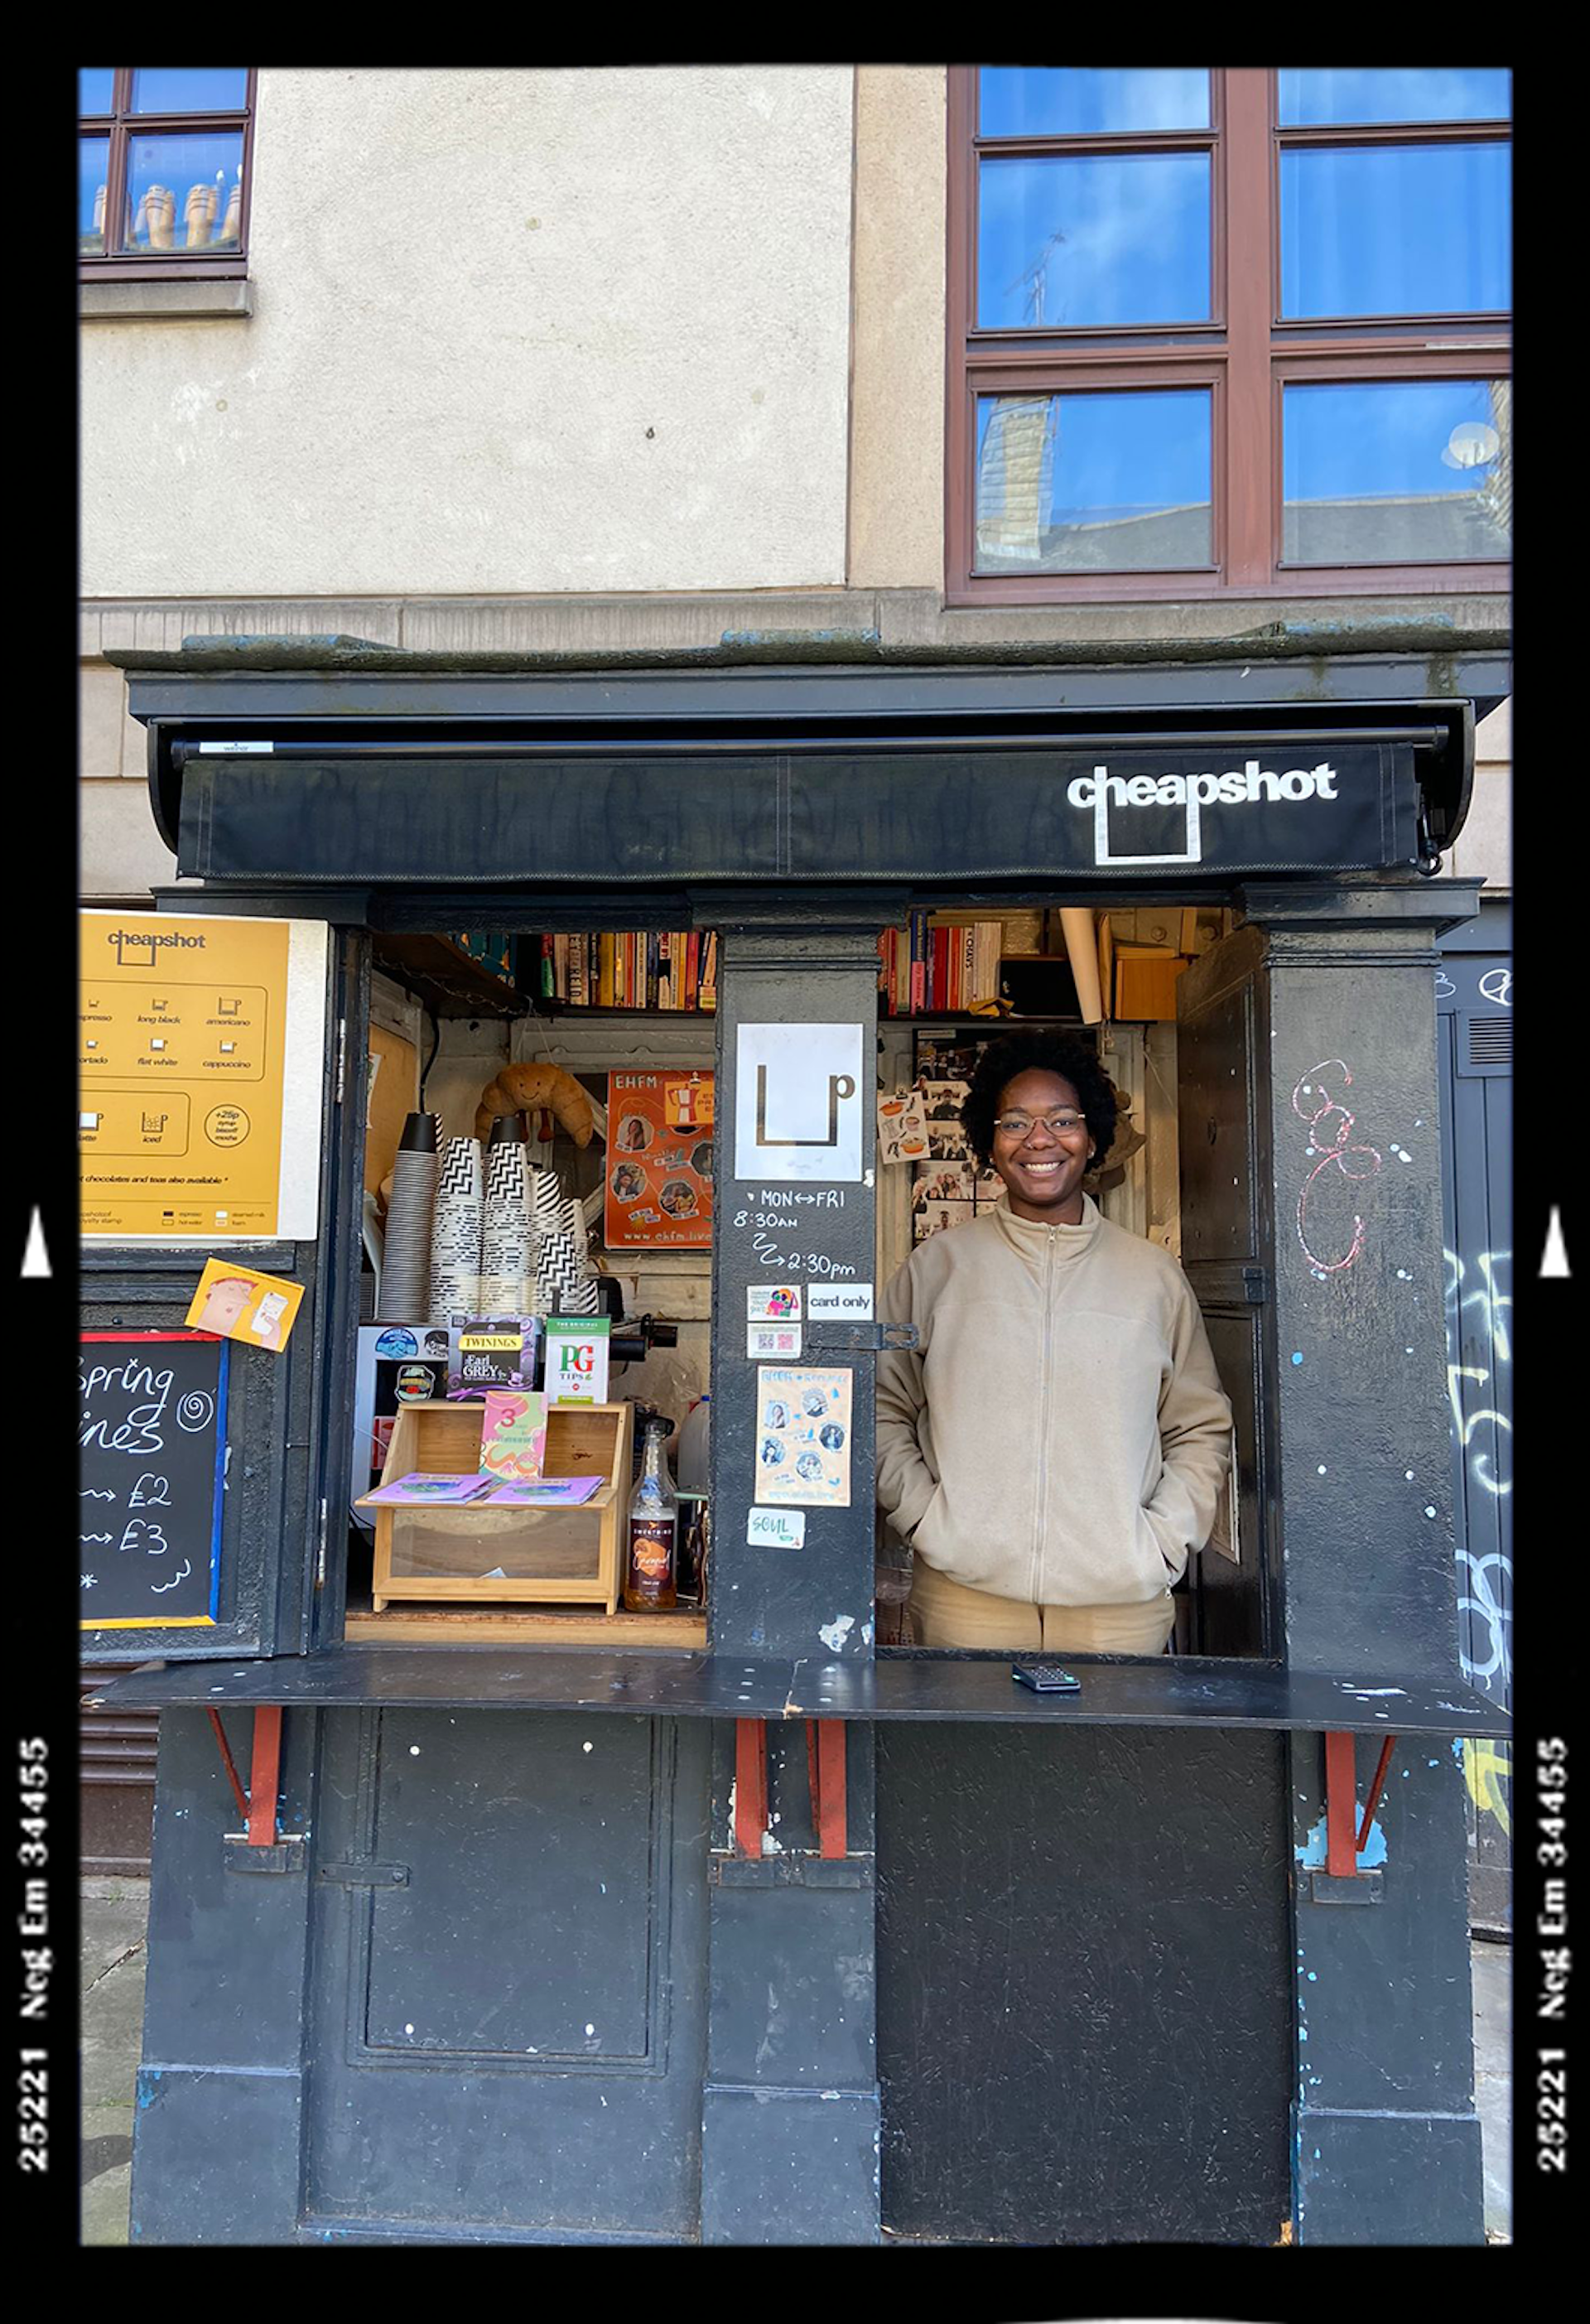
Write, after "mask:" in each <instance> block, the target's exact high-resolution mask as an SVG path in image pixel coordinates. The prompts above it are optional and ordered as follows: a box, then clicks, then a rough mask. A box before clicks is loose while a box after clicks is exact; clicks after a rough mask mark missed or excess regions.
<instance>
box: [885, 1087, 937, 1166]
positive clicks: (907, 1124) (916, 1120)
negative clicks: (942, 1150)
mask: <svg viewBox="0 0 1590 2324" xmlns="http://www.w3.org/2000/svg"><path fill="white" fill-rule="evenodd" d="M927 1158H928V1137H927V1115H926V1114H925V1113H924V1111H923V1105H922V1094H921V1092H920V1091H918V1090H896V1092H895V1094H894V1096H893V1097H880V1098H879V1100H878V1160H879V1162H880V1163H881V1162H925V1161H926V1160H927Z"/></svg>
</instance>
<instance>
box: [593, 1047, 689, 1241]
mask: <svg viewBox="0 0 1590 2324" xmlns="http://www.w3.org/2000/svg"><path fill="white" fill-rule="evenodd" d="M602 1239H603V1240H604V1241H605V1242H606V1244H607V1248H608V1249H609V1250H710V1249H711V1247H712V1074H711V1073H708V1072H697V1073H686V1072H678V1073H657V1074H609V1075H608V1077H607V1200H606V1206H605V1212H604V1216H603V1223H602Z"/></svg>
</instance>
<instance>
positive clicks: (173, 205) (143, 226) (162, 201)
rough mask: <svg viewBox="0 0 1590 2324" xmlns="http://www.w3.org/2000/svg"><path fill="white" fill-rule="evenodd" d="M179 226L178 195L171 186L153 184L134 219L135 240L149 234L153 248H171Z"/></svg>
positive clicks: (150, 244)
mask: <svg viewBox="0 0 1590 2324" xmlns="http://www.w3.org/2000/svg"><path fill="white" fill-rule="evenodd" d="M176 227H177V197H176V195H175V194H174V193H173V192H172V191H171V189H170V186H151V187H150V189H149V190H148V192H147V193H146V194H145V195H144V197H143V198H142V201H141V202H140V203H139V205H138V215H137V217H135V218H134V219H133V239H134V241H136V240H137V238H138V236H139V235H141V234H142V235H147V236H148V241H149V246H150V248H151V250H170V248H171V247H172V246H173V243H174V239H175V235H176Z"/></svg>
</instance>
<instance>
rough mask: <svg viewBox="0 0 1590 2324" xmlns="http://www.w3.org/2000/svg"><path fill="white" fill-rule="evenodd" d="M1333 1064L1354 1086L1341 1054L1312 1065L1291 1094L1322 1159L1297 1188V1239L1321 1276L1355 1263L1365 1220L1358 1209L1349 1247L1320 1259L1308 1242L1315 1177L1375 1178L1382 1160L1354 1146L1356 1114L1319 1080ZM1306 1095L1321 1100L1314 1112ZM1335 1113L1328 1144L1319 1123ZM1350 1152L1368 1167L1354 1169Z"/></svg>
mask: <svg viewBox="0 0 1590 2324" xmlns="http://www.w3.org/2000/svg"><path fill="white" fill-rule="evenodd" d="M1333 1066H1334V1067H1335V1068H1336V1069H1337V1071H1338V1072H1339V1073H1340V1074H1341V1077H1342V1082H1343V1084H1344V1086H1346V1087H1347V1088H1351V1086H1352V1081H1353V1076H1352V1074H1350V1073H1349V1072H1348V1070H1347V1067H1346V1062H1345V1060H1344V1059H1342V1058H1340V1057H1323V1058H1321V1060H1320V1062H1319V1064H1318V1065H1310V1068H1309V1070H1308V1072H1307V1073H1306V1074H1303V1075H1302V1076H1301V1078H1300V1080H1299V1082H1298V1083H1297V1085H1296V1087H1295V1088H1294V1089H1293V1091H1292V1093H1291V1107H1292V1111H1293V1112H1294V1113H1295V1114H1296V1115H1297V1116H1298V1118H1299V1120H1301V1121H1306V1122H1307V1123H1308V1125H1309V1131H1310V1144H1309V1151H1310V1154H1318V1155H1319V1160H1318V1161H1317V1162H1316V1163H1315V1165H1314V1167H1313V1168H1312V1169H1311V1170H1310V1173H1309V1175H1308V1176H1307V1177H1306V1178H1305V1179H1304V1180H1303V1183H1302V1185H1301V1186H1300V1188H1299V1190H1298V1240H1299V1241H1300V1243H1301V1244H1302V1246H1303V1255H1304V1257H1305V1258H1306V1259H1308V1262H1309V1264H1310V1267H1311V1268H1313V1269H1314V1270H1315V1272H1316V1274H1318V1275H1339V1274H1340V1273H1341V1272H1342V1270H1343V1269H1344V1268H1349V1267H1351V1266H1352V1264H1353V1261H1354V1260H1355V1259H1356V1258H1357V1257H1358V1254H1359V1252H1360V1251H1361V1250H1363V1248H1364V1222H1363V1220H1362V1219H1361V1218H1360V1217H1359V1215H1358V1213H1357V1212H1356V1211H1355V1212H1354V1213H1353V1240H1352V1242H1351V1243H1350V1245H1349V1246H1348V1248H1347V1250H1346V1251H1344V1252H1343V1254H1342V1256H1341V1257H1340V1258H1339V1259H1321V1258H1320V1257H1319V1254H1318V1253H1317V1252H1316V1251H1315V1250H1313V1248H1312V1246H1311V1245H1310V1241H1309V1229H1308V1208H1309V1197H1310V1194H1311V1193H1312V1192H1313V1188H1314V1182H1315V1180H1316V1179H1317V1178H1318V1177H1319V1175H1320V1173H1321V1171H1323V1170H1328V1169H1330V1168H1332V1167H1334V1168H1336V1169H1337V1170H1338V1171H1339V1172H1340V1173H1341V1175H1342V1176H1343V1177H1344V1178H1373V1177H1374V1174H1375V1172H1376V1171H1377V1170H1378V1169H1379V1168H1380V1166H1381V1159H1382V1157H1381V1156H1380V1155H1379V1154H1378V1153H1377V1152H1376V1150H1375V1148H1374V1147H1373V1146H1354V1145H1352V1144H1350V1143H1349V1140H1350V1139H1351V1138H1352V1135H1353V1116H1352V1115H1351V1114H1350V1113H1349V1112H1348V1111H1347V1109H1346V1106H1345V1105H1338V1104H1337V1102H1336V1101H1335V1099H1334V1098H1332V1097H1331V1095H1330V1093H1329V1092H1328V1090H1327V1089H1326V1088H1325V1087H1324V1086H1323V1085H1322V1084H1321V1083H1320V1080H1319V1076H1320V1074H1323V1073H1327V1072H1328V1071H1329V1070H1330V1069H1331V1068H1332V1067H1333ZM1303 1098H1309V1099H1315V1098H1317V1099H1318V1100H1319V1103H1318V1105H1317V1106H1316V1107H1315V1109H1314V1111H1313V1112H1312V1113H1310V1112H1309V1111H1306V1109H1305V1108H1304V1106H1303V1105H1302V1104H1301V1103H1300V1100H1302V1099H1303ZM1332 1114H1335V1115H1336V1116H1337V1117H1338V1119H1337V1127H1336V1129H1335V1130H1334V1131H1333V1132H1332V1133H1331V1135H1330V1139H1329V1143H1328V1144H1327V1142H1326V1139H1325V1138H1324V1137H1323V1136H1322V1135H1321V1130H1320V1125H1321V1123H1323V1122H1325V1121H1328V1120H1329V1119H1330V1117H1331V1115H1332ZM1350 1155H1351V1156H1364V1157H1367V1167H1359V1168H1357V1169H1354V1168H1353V1167H1351V1165H1350V1163H1349V1161H1348V1158H1347V1157H1349V1156H1350Z"/></svg>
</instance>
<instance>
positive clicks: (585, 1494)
mask: <svg viewBox="0 0 1590 2324" xmlns="http://www.w3.org/2000/svg"><path fill="white" fill-rule="evenodd" d="M606 1481H607V1480H606V1479H605V1478H604V1477H543V1478H541V1479H540V1480H538V1482H537V1483H535V1484H528V1483H526V1484H522V1485H519V1484H516V1485H501V1486H499V1487H498V1489H497V1490H496V1491H495V1492H494V1493H493V1494H492V1496H491V1501H490V1506H491V1507H492V1508H499V1509H500V1508H506V1507H508V1506H509V1505H510V1504H511V1505H512V1506H513V1507H514V1508H529V1509H533V1508H543V1509H545V1508H556V1509H567V1508H574V1506H575V1505H576V1503H578V1502H580V1501H588V1500H589V1499H590V1498H591V1496H592V1494H593V1492H595V1491H596V1489H597V1488H598V1487H599V1486H601V1485H603V1484H605V1483H606Z"/></svg>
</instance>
